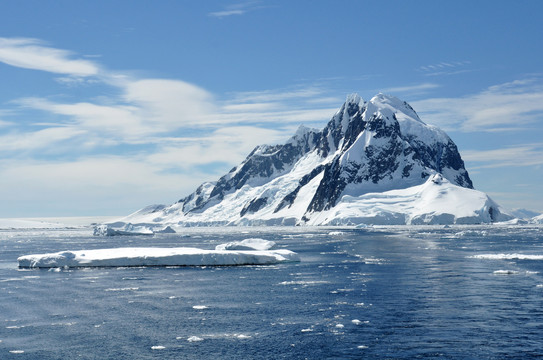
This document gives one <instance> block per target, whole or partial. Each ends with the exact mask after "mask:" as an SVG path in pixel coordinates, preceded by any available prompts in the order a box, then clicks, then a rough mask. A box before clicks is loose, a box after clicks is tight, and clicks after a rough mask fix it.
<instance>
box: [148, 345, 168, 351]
mask: <svg viewBox="0 0 543 360" xmlns="http://www.w3.org/2000/svg"><path fill="white" fill-rule="evenodd" d="M164 349H166V347H164V346H161V345H156V346H151V350H164Z"/></svg>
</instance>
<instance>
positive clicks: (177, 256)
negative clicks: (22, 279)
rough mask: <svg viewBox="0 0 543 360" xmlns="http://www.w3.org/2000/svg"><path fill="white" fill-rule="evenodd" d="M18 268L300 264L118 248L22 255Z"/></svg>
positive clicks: (276, 255)
mask: <svg viewBox="0 0 543 360" xmlns="http://www.w3.org/2000/svg"><path fill="white" fill-rule="evenodd" d="M17 261H18V262H19V267H21V268H60V267H66V268H70V267H119V266H231V265H268V264H277V263H283V262H296V261H300V258H299V256H298V254H296V253H295V252H292V251H290V250H286V249H279V250H266V251H260V250H238V251H234V250H202V249H197V248H186V247H180V248H117V249H98V250H79V251H63V252H58V253H49V254H35V255H26V256H21V257H19V258H18V259H17Z"/></svg>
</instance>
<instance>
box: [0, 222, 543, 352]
mask: <svg viewBox="0 0 543 360" xmlns="http://www.w3.org/2000/svg"><path fill="white" fill-rule="evenodd" d="M91 234H92V232H91V230H90V229H63V230H62V229H61V230H1V231H0V359H43V360H47V359H536V358H537V359H541V358H543V228H542V227H527V226H511V227H505V226H485V227H450V228H449V227H448V228H444V227H390V228H366V229H324V228H299V227H292V228H211V229H210V228H203V229H202V228H197V229H195V228H188V229H186V230H184V231H183V232H182V233H178V234H161V235H155V236H123V237H93V236H92V235H91ZM247 238H262V239H266V240H272V241H275V242H276V243H277V244H278V245H279V247H280V248H287V249H289V250H293V251H296V252H298V253H299V254H300V256H301V259H302V261H301V262H299V263H287V264H280V265H273V266H239V267H167V268H159V267H148V268H144V267H141V268H138V267H136V268H89V269H51V270H45V269H44V270H28V269H26V270H23V269H18V266H17V265H18V264H17V257H19V256H21V255H28V254H35V253H47V252H58V251H62V250H81V249H97V248H113V247H126V246H157V247H178V246H185V245H186V246H192V247H200V248H204V249H213V248H214V247H215V246H216V245H217V244H220V243H224V242H229V241H234V240H243V239H247ZM481 254H483V255H484V256H482V257H481V256H478V255H481ZM489 254H490V255H492V256H487V255H489ZM511 254H516V255H513V256H511Z"/></svg>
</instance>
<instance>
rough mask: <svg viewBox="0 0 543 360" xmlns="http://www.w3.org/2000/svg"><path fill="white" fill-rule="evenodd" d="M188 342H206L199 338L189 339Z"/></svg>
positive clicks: (192, 337)
mask: <svg viewBox="0 0 543 360" xmlns="http://www.w3.org/2000/svg"><path fill="white" fill-rule="evenodd" d="M187 341H188V342H197V341H204V339H202V338H201V337H199V336H191V337H189V338H188V339H187Z"/></svg>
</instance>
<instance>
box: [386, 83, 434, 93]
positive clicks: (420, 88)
mask: <svg viewBox="0 0 543 360" xmlns="http://www.w3.org/2000/svg"><path fill="white" fill-rule="evenodd" d="M438 87H440V85H438V84H433V83H423V84H418V85H411V86H398V87H391V88H387V89H383V90H382V92H384V93H387V94H394V93H413V92H416V93H420V92H424V91H426V90H432V89H436V88H438Z"/></svg>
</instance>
